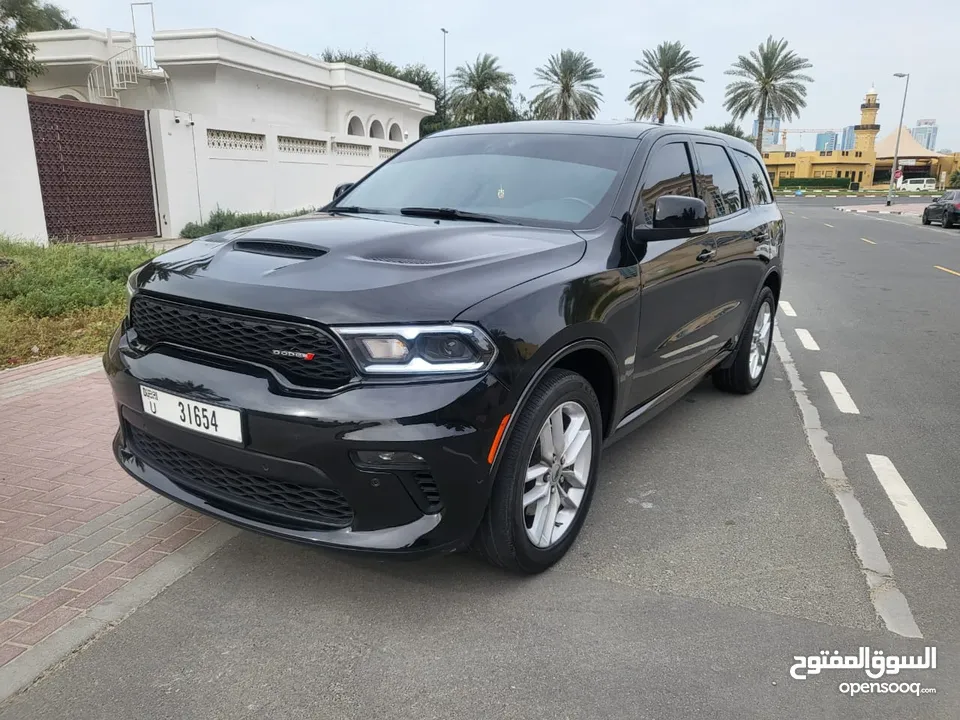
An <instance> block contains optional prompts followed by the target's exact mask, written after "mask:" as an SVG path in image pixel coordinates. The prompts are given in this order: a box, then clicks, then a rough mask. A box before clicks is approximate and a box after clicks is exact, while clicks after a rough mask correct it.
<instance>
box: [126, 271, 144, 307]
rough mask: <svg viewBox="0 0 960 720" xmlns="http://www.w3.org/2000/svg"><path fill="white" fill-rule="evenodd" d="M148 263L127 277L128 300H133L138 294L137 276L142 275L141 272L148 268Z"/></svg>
mask: <svg viewBox="0 0 960 720" xmlns="http://www.w3.org/2000/svg"><path fill="white" fill-rule="evenodd" d="M146 266H147V265H146V263H144V264H143V265H141V266H140V267H138V268H137V269H136V270H134V271H133V272H132V273H130V274H129V275H127V299H128V300H129V299H130V298H132V297H133V296H134V295H135V294H136V292H137V276H138V275H139V274H140V271H141V270H143V269H144V268H145V267H146Z"/></svg>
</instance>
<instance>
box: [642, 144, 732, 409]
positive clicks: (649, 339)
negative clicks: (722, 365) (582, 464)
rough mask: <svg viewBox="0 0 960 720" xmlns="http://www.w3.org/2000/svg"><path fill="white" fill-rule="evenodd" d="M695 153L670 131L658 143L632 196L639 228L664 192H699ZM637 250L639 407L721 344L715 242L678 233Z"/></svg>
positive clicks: (690, 371) (650, 218)
mask: <svg viewBox="0 0 960 720" xmlns="http://www.w3.org/2000/svg"><path fill="white" fill-rule="evenodd" d="M690 151H691V148H690V144H689V142H688V141H687V137H686V136H683V135H675V136H667V137H666V138H663V139H662V140H661V141H659V142H658V143H657V144H656V145H654V146H653V149H652V150H651V151H650V154H649V155H648V156H647V158H646V162H645V163H644V168H643V173H642V175H641V180H640V185H639V187H638V190H637V195H636V198H635V201H634V207H633V218H634V224H635V225H637V226H640V227H643V226H647V227H650V226H651V225H652V222H653V212H654V206H655V204H656V201H657V198H659V197H661V196H664V195H682V196H689V197H696V187H695V184H694V175H693V164H692V162H691V156H690ZM678 235H680V234H679V233H678ZM636 253H637V255H638V256H639V257H640V258H641V262H640V280H641V285H642V294H641V301H640V328H639V335H638V343H637V352H636V355H635V356H634V370H633V381H632V383H631V391H630V398H631V401H632V402H631V406H632V407H634V408H635V407H639V406H640V405H642V404H643V403H645V402H647V401H648V400H651V399H653V398H654V397H656V396H657V395H659V394H660V393H661V392H663V391H664V390H667V389H668V388H670V387H672V386H673V385H676V384H677V383H679V382H681V381H682V380H684V379H685V378H687V377H688V376H690V375H691V374H693V373H694V372H696V370H697V369H698V368H700V367H701V366H702V365H703V364H704V363H705V362H707V360H709V358H710V357H711V356H712V355H714V354H716V352H717V350H718V349H719V347H718V345H717V340H718V335H717V333H716V332H715V322H714V321H715V318H714V317H713V316H712V313H713V311H714V309H715V304H714V290H713V277H714V274H713V272H714V261H713V258H714V256H715V255H716V246H715V244H714V242H713V240H712V239H711V238H708V237H706V236H703V235H701V236H699V237H689V236H688V237H682V236H679V237H678V238H677V239H675V240H657V241H655V242H649V243H646V246H645V247H639V248H637V249H636Z"/></svg>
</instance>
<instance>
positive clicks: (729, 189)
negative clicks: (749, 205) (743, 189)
mask: <svg viewBox="0 0 960 720" xmlns="http://www.w3.org/2000/svg"><path fill="white" fill-rule="evenodd" d="M697 156H698V157H699V158H700V180H701V188H702V190H703V193H702V197H703V201H704V202H705V203H706V204H707V213H708V214H709V216H710V217H711V218H720V217H723V216H724V215H731V214H732V213H735V212H737V211H738V210H740V209H741V208H742V207H743V200H742V196H741V194H740V181H739V180H737V173H736V171H735V170H734V169H733V165H732V164H731V162H730V158H729V157H727V153H726V152H725V151H724V149H723V148H722V147H721V146H719V145H706V144H704V143H697Z"/></svg>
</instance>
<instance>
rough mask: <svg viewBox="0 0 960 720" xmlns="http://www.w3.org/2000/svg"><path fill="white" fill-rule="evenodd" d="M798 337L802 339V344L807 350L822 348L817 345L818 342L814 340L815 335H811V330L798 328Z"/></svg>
mask: <svg viewBox="0 0 960 720" xmlns="http://www.w3.org/2000/svg"><path fill="white" fill-rule="evenodd" d="M797 337H798V338H800V344H801V345H803V346H804V347H805V348H806V349H807V350H819V349H820V346H819V345H817V341H816V340H814V339H813V335H811V334H810V331H809V330H804V329H803V328H797Z"/></svg>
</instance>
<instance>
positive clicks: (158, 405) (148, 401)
mask: <svg viewBox="0 0 960 720" xmlns="http://www.w3.org/2000/svg"><path fill="white" fill-rule="evenodd" d="M140 399H141V400H142V401H143V411H144V412H145V413H147V414H148V415H153V416H154V417H158V418H160V419H161V420H166V421H167V422H168V423H173V424H174V425H179V426H180V427H182V428H187V429H188V430H193V431H194V432H199V433H203V434H205V435H213V436H214V437H218V438H222V439H223V440H231V441H232V442H236V443H241V442H243V431H242V429H241V427H240V413H239V412H238V411H236V410H231V409H230V408H225V407H219V406H218V405H207V404H206V403H200V402H196V401H194V400H187V399H186V398H182V397H180V396H179V395H171V394H170V393H165V392H162V391H160V390H154V389H153V388H148V387H144V386H143V385H141V386H140Z"/></svg>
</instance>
